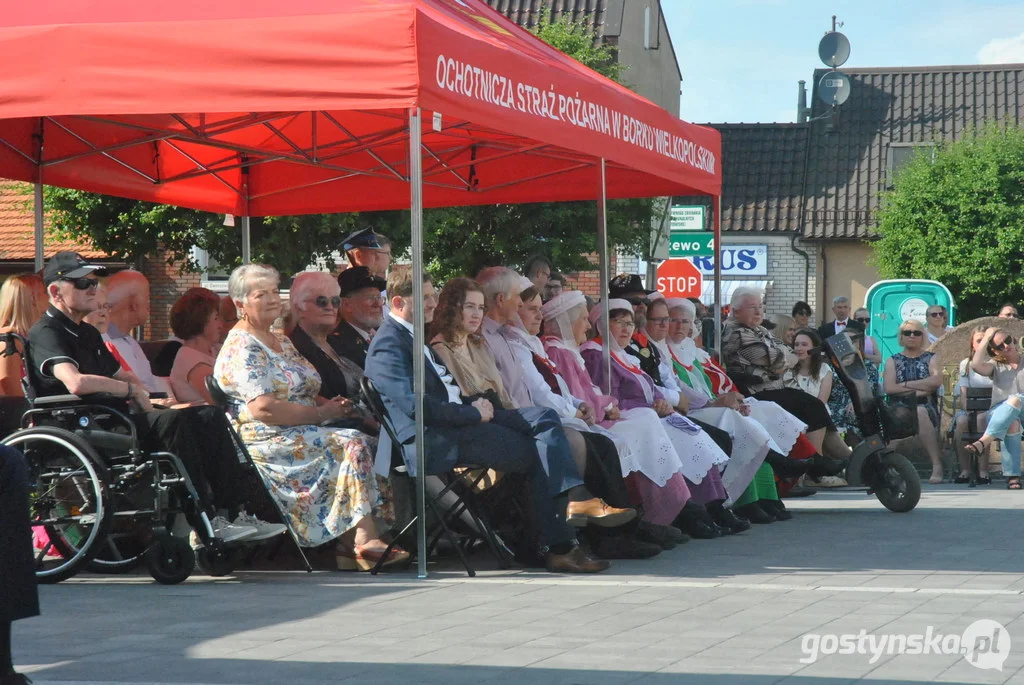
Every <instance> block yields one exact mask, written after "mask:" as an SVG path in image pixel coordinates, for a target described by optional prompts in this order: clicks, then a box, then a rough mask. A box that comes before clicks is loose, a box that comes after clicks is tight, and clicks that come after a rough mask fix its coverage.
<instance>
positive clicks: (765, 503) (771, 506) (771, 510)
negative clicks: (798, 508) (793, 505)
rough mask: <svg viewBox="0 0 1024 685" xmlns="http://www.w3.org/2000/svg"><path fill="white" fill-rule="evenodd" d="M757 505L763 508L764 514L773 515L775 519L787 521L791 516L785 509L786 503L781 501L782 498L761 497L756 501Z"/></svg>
mask: <svg viewBox="0 0 1024 685" xmlns="http://www.w3.org/2000/svg"><path fill="white" fill-rule="evenodd" d="M757 506H759V507H761V508H762V509H764V511H765V513H766V514H770V515H771V516H774V517H775V520H776V521H788V520H790V519H791V518H793V514H792V512H790V511H789V509H786V505H785V504H783V503H782V500H777V499H762V500H759V501H758V502H757Z"/></svg>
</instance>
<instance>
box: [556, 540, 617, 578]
mask: <svg viewBox="0 0 1024 685" xmlns="http://www.w3.org/2000/svg"><path fill="white" fill-rule="evenodd" d="M544 565H545V566H546V567H547V569H548V571H550V572H551V573H600V572H601V571H604V570H605V569H607V568H608V567H609V566H611V565H612V563H611V562H610V561H605V560H604V559H595V558H594V557H592V556H590V555H589V554H587V553H586V552H584V551H583V548H582V547H580V546H579V545H577V546H576V547H573V548H572V550H571V551H569V552H568V553H566V554H552V553H551V552H548V555H547V557H546V558H545V559H544Z"/></svg>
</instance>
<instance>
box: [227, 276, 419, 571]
mask: <svg viewBox="0 0 1024 685" xmlns="http://www.w3.org/2000/svg"><path fill="white" fill-rule="evenodd" d="M278 282H279V277H278V274H277V271H276V270H275V269H274V268H273V267H269V266H264V265H252V264H250V265H246V266H242V267H239V268H237V269H235V271H234V272H233V273H232V274H231V279H230V281H229V282H228V290H229V294H230V296H231V299H232V300H233V301H234V302H235V306H236V307H238V311H239V315H240V317H239V321H238V323H237V324H236V325H235V327H234V328H233V329H232V330H231V332H230V333H229V334H228V337H227V339H226V340H225V341H224V346H223V347H222V348H221V351H220V353H219V354H218V356H217V362H216V366H215V367H214V375H215V377H216V378H217V381H218V382H219V383H220V385H221V387H222V388H223V389H224V392H225V393H226V394H227V395H228V398H229V399H230V401H231V408H230V413H231V415H232V418H233V420H234V422H235V426H236V428H237V429H238V432H239V435H240V436H241V438H242V440H243V441H244V442H245V444H246V447H247V448H248V450H249V454H250V455H251V456H252V459H253V461H254V462H255V464H256V467H257V469H258V471H259V473H260V476H261V478H262V479H263V482H264V484H265V485H266V486H267V490H268V491H269V492H270V495H271V496H272V497H274V498H275V499H276V500H277V501H278V503H279V504H280V505H281V507H282V509H283V510H284V512H285V515H286V517H287V519H288V524H289V525H290V527H291V528H292V530H294V531H295V533H296V534H297V536H298V538H299V541H300V543H301V544H302V545H303V546H307V547H316V546H319V545H324V544H326V543H328V542H331V541H332V540H337V547H336V552H335V558H336V561H337V564H338V568H339V569H340V570H356V569H361V570H367V569H369V568H372V566H373V565H374V564H375V563H376V562H377V561H378V560H379V559H380V557H381V555H382V554H383V552H384V550H385V548H386V547H387V545H386V544H385V543H384V542H383V541H382V540H381V539H380V537H379V533H378V522H377V521H378V520H384V521H391V520H393V519H394V513H393V503H392V502H391V497H390V492H389V491H388V489H387V483H386V482H385V481H383V480H381V479H379V478H378V476H377V475H376V474H375V472H374V469H373V462H374V452H375V449H376V443H375V441H374V440H373V439H372V438H371V437H369V436H368V435H366V434H364V433H362V432H360V431H358V430H353V429H342V428H332V427H330V426H329V424H330V423H332V422H335V421H341V420H344V419H346V418H350V417H351V415H352V414H353V413H354V412H356V411H357V409H356V408H355V407H354V405H353V404H352V402H351V400H348V399H346V398H344V397H336V398H333V399H325V398H322V397H319V390H320V376H319V375H318V374H317V372H316V369H315V368H314V367H313V366H312V364H310V363H309V362H308V361H306V359H305V358H304V357H303V356H302V355H300V354H299V353H298V351H297V350H296V349H295V346H294V345H293V344H292V343H291V341H290V340H288V338H286V337H285V336H283V335H279V334H276V333H274V332H272V331H271V330H270V328H271V325H272V324H273V322H274V320H275V319H276V318H277V317H278V316H279V315H280V313H281V298H280V295H279V294H278ZM408 559H409V554H408V552H405V551H404V550H402V549H401V548H399V547H395V548H394V549H393V550H392V553H391V555H390V557H389V558H388V561H387V562H386V563H385V565H391V564H397V563H402V562H405V561H408Z"/></svg>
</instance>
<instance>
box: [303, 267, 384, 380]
mask: <svg viewBox="0 0 1024 685" xmlns="http://www.w3.org/2000/svg"><path fill="white" fill-rule="evenodd" d="M338 286H339V288H340V289H341V293H340V295H339V297H338V301H337V302H333V301H332V302H330V303H328V302H327V301H326V298H323V299H324V301H323V302H320V301H315V302H314V304H315V305H316V306H318V307H321V308H326V307H328V306H329V305H333V306H335V307H340V309H339V318H340V321H339V322H338V327H337V328H335V329H334V332H333V333H332V334H331V335H329V336H327V341H328V342H329V343H330V345H331V348H333V349H334V351H335V352H337V353H338V354H339V355H341V356H342V357H345V358H346V359H350V360H351V361H353V362H355V363H356V364H357V365H359V367H360V368H363V367H365V366H366V350H367V349H368V348H369V347H370V339H371V338H372V337H373V333H374V331H376V330H377V329H378V328H380V324H381V321H382V320H383V318H384V303H383V301H382V300H381V293H382V292H384V289H385V288H386V287H387V282H386V281H385V280H384V279H383V278H381V277H380V276H378V275H377V274H374V273H372V272H371V271H370V269H368V268H367V267H365V266H353V267H350V268H348V269H345V270H344V271H342V272H341V274H340V275H339V276H338ZM319 299H320V298H318V300H319Z"/></svg>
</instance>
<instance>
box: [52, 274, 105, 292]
mask: <svg viewBox="0 0 1024 685" xmlns="http://www.w3.org/2000/svg"><path fill="white" fill-rule="evenodd" d="M60 280H62V281H64V282H65V283H70V284H72V285H73V286H75V290H88V289H89V288H98V287H99V285H100V282H99V280H97V279H95V278H87V277H85V276H83V277H81V278H62V279H60Z"/></svg>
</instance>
